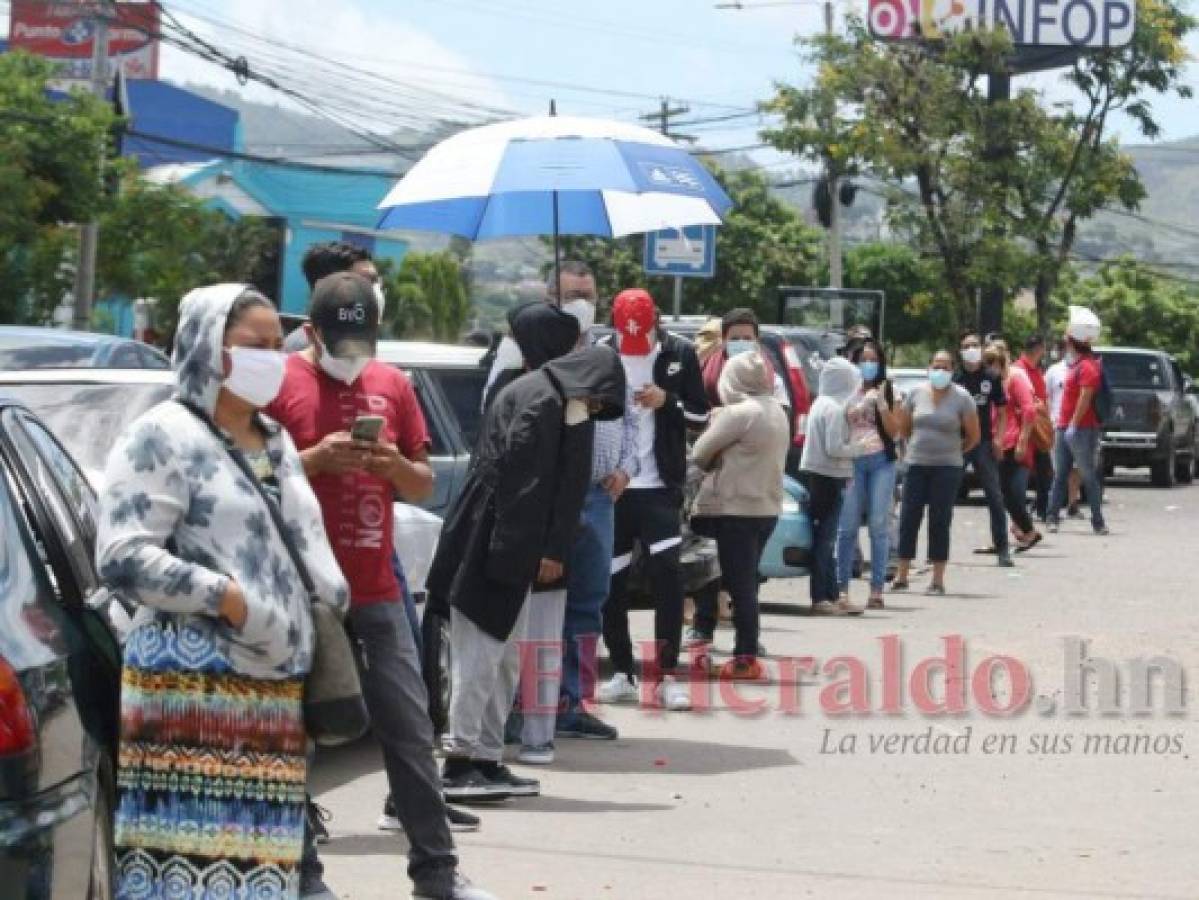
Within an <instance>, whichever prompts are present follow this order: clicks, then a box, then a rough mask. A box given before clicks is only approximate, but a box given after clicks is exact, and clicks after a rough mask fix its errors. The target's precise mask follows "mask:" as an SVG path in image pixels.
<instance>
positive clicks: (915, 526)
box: [891, 350, 979, 594]
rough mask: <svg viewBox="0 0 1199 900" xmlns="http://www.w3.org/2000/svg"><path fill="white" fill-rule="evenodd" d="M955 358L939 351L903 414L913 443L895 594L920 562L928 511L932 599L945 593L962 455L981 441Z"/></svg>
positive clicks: (903, 432)
mask: <svg viewBox="0 0 1199 900" xmlns="http://www.w3.org/2000/svg"><path fill="white" fill-rule="evenodd" d="M952 378H953V354H951V353H950V352H949V351H948V350H938V351H937V353H936V354H935V355H934V356H933V359H932V363H931V364H930V366H929V370H928V383H927V384H922V385H920V386H919V387H917V388H915V389H914V390H912V391H911V392H910V393H909V394H908V396H907V397H906V398H904V402H903V406H902V408H901V409H900V411H899V433H900V435H901V436H902V437H904V438H907V439H908V449H907V464H908V468H907V473H906V474H905V475H904V478H903V505H902V506H901V508H900V513H899V570H898V572H896V574H895V581H894V582H893V584H892V585H891V587H892V589H893V590H897V591H902V590H906V589H907V587H908V570H909V569H910V568H911V565H912V560H913V559H914V558H915V557H916V537H917V535H918V534H919V532H920V523H921V521H922V520H923V519H924V508H925V507H926V506H927V507H928V557H929V559H930V560H931V561H932V564H933V580H932V583H931V584H930V585H929V586H928V591H927V593H929V594H944V593H945V563H946V562H947V561H948V559H949V531H950V528H951V526H952V525H953V504H954V501H955V500H956V499H957V495H958V487H959V486H960V485H961V482H962V464H963V463H962V460H963V455H964V454H965V453H967V452H969V451H970V449H971V448H973V447H974V446H975V445H977V444H978V440H979V427H978V412H977V410H976V409H975V407H974V398H973V397H971V396H970V394H969V393H968V392H967V391H966V390H965V389H964V388H962V387H959V386H958V385H956V384H953V382H952Z"/></svg>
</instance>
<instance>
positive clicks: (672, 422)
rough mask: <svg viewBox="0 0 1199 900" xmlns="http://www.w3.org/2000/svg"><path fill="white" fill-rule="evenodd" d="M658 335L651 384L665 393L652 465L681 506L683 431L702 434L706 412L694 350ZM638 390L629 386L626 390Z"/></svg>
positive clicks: (609, 341) (684, 455) (686, 343)
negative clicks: (657, 347)
mask: <svg viewBox="0 0 1199 900" xmlns="http://www.w3.org/2000/svg"><path fill="white" fill-rule="evenodd" d="M658 335H659V338H658V341H659V343H660V344H661V347H662V349H661V350H660V351H659V353H658V358H657V359H656V360H655V361H654V384H656V385H657V386H658V387H660V388H662V390H664V391H665V392H666V402H665V403H663V404H662V407H661V408H660V409H658V410H657V411H656V412H655V413H654V462H655V463H656V464H657V466H658V475H659V476H660V477H661V478H662V482H663V483H664V484H665V485H666V487H667V488H669V489H670V490H671V491H674V492H676V493H677V494H678V497H679V500H680V502H681V500H682V496H683V484H684V482H685V481H686V480H687V430H688V429H691V430H694V431H702V430H703V429H704V427H705V426H706V425H707V424H708V416H709V414H710V408H709V404H708V395H707V392H706V391H705V390H704V376H703V372H702V371H701V369H700V365H699V357H698V356H696V354H695V347H693V346H692V344H691V342H690V341H687V340H685V339H683V338H681V337H679V336H678V335H674V334H670V333H669V332H666V331H662V330H659V331H658ZM615 341H616V337H615V335H610V336H608V337H606V338H604V340H603V341H602V342H601V343H604V344H608V345H609V346H616V344H615ZM640 387H641V385H639V384H636V385H633V384H631V385H629V390H630V391H635V390H638V389H640ZM630 402H631V401H630Z"/></svg>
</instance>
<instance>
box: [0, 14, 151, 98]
mask: <svg viewBox="0 0 1199 900" xmlns="http://www.w3.org/2000/svg"><path fill="white" fill-rule="evenodd" d="M100 6H101V5H100V4H97V3H89V2H74V3H70V2H63V0H56V2H45V0H12V13H11V17H10V20H9V28H8V42H9V46H10V47H12V48H13V49H14V50H15V49H22V50H27V51H28V52H30V53H34V54H37V55H38V56H44V57H45V58H46V59H48V60H50V61H51V62H53V63H56V64H57V65H58V79H59V80H63V81H77V80H87V79H89V78H91V70H92V52H93V45H94V42H95V29H96V26H95V18H94V17H95V15H96V12H97V9H98V8H99V7H100ZM108 9H109V13H108V15H109V20H108V58H109V59H110V60H111V61H112V63H111V65H113V66H114V67H115V66H116V65H119V66H120V67H121V70H122V71H123V73H124V75H125V77H126V78H140V79H146V78H148V79H154V78H157V77H158V41H157V39H156V35H157V34H158V33H159V16H158V6H157V4H155V3H149V2H137V3H115V4H111V5H108Z"/></svg>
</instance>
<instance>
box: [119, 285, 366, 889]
mask: <svg viewBox="0 0 1199 900" xmlns="http://www.w3.org/2000/svg"><path fill="white" fill-rule="evenodd" d="M281 346H282V331H281V328H280V324H279V317H278V315H277V313H276V312H275V308H274V307H273V306H272V305H271V303H270V302H269V301H268V300H267V299H266V298H265V297H263V296H262V295H261V294H258V293H257V292H255V291H253V290H252V289H247V288H246V287H245V286H244V285H218V286H215V287H210V288H203V289H199V290H196V291H193V292H192V293H190V294H189V295H188V296H187V297H185V298H184V300H183V303H182V305H181V307H180V319H179V330H178V335H177V338H176V342H175V351H174V358H173V365H174V368H175V371H176V381H177V385H178V391H177V395H176V398H175V400H172V401H168V402H166V403H163V404H161V405H160V406H158V407H156V408H154V409H152V410H150V411H149V412H147V413H146V414H145V415H143V416H141V417H140V418H139V419H137V420H136V421H135V422H133V423H132V424H131V425H130V426H129V427H128V428H127V429H126V430H125V432H124V433H123V434H122V435H121V437H120V438H119V439H118V441H117V443H116V446H114V447H113V449H112V451H111V453H110V455H109V458H108V464H107V468H106V471H105V484H106V489H105V491H104V495H103V500H102V506H103V508H102V516H101V523H100V533H99V538H98V541H97V550H96V553H97V561H98V565H99V567H100V571H101V574H102V575H103V577H104V579H105V581H106V582H107V583H108V585H109V586H110V587H111V588H113V589H114V590H117V591H119V592H120V593H121V594H123V595H124V596H125V597H126V598H128V599H130V600H132V601H133V602H134V603H135V604H137V606H138V611H137V614H136V616H135V617H134V623H133V630H132V631H131V633H130V635H129V639H128V641H127V643H126V646H125V659H124V670H123V673H122V688H121V743H120V763H119V773H118V791H119V800H118V807H117V816H116V844H117V859H116V877H117V896H118V897H120V898H122V900H143V898H144V900H160V898H171V897H187V898H193V897H203V898H217V897H220V898H225V897H228V898H237V900H241V898H251V897H252V898H254V900H276V898H280V900H282V898H294V897H296V896H297V894H298V875H297V869H298V864H299V860H300V853H301V844H302V838H303V829H304V783H305V777H306V763H305V756H304V753H305V743H306V736H305V732H304V722H303V716H302V705H301V697H302V692H303V680H304V676H305V674H306V673H307V671H308V670H309V668H310V666H311V662H312V654H313V647H314V638H313V626H312V615H311V608H310V605H309V604H310V603H311V602H312V598H310V597H309V595H308V593H307V591H306V590H305V588H304V585H303V581H302V579H301V578H300V575H299V573H298V572H297V570H296V567H295V565H294V564H293V563H292V559H291V557H290V556H289V554H288V549H287V546H286V545H285V543H284V542H283V540H282V538H281V537H280V534H279V532H278V530H277V529H276V527H275V523H274V519H273V518H272V514H271V510H270V508H269V507H268V505H267V504H268V503H270V504H278V506H279V508H280V510H281V512H282V515H283V519H284V521H285V523H286V525H287V528H288V530H289V532H290V533H291V536H292V539H293V542H294V544H295V545H296V546H297V547H298V548H299V551H300V553H301V554H302V557H303V560H304V563H305V566H306V568H307V569H308V570H309V573H310V575H311V578H312V580H313V582H314V583H315V586H316V594H317V597H316V601H317V602H323V603H328V604H329V605H331V606H332V607H334V608H337V609H344V607H345V605H346V603H347V600H348V594H347V591H346V586H345V581H344V579H343V578H342V575H341V571H340V570H339V569H338V566H337V563H336V561H335V560H334V558H333V553H332V551H331V550H330V548H329V543H328V540H327V538H326V536H325V531H324V526H323V524H322V520H321V511H320V507H319V506H318V505H317V501H316V498H315V497H314V496H313V493H312V490H311V489H310V488H309V486H308V482H307V480H306V479H305V478H304V474H303V469H302V467H301V465H300V460H299V457H298V455H297V453H296V450H295V447H294V445H293V444H292V442H291V439H290V438H289V437H288V436H287V434H286V432H284V431H283V430H282V429H281V428H279V426H278V425H276V424H274V423H273V422H271V421H269V420H268V419H266V418H264V417H263V416H262V415H261V414H260V413H259V412H258V411H259V410H260V409H262V408H263V407H265V406H266V405H267V404H268V403H269V402H270V401H271V400H272V399H273V398H274V396H275V395H276V394H277V393H278V390H279V386H280V385H281V383H282V379H283V356H282V354H281V353H280V352H279V350H280V347H281ZM205 419H209V421H210V422H212V423H215V427H216V429H217V430H218V432H219V434H218V433H214V431H213V430H212V428H211V427H210V425H209V424H207V423H206V422H205ZM231 453H240V454H242V455H244V456H245V458H246V460H247V461H248V462H249V464H250V468H251V470H252V472H253V473H254V475H255V477H256V478H257V480H258V482H259V485H260V486H261V487H262V489H263V490H262V491H260V490H259V488H258V486H256V485H253V484H251V483H250V481H249V479H248V478H247V477H246V476H245V475H244V474H243V470H242V469H241V468H240V467H239V466H238V464H237V463H235V461H234V458H233V456H231V455H230V454H231Z"/></svg>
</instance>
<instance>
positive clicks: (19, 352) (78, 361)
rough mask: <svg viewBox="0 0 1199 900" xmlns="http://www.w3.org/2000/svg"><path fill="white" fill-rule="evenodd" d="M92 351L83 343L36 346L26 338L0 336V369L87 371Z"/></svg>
mask: <svg viewBox="0 0 1199 900" xmlns="http://www.w3.org/2000/svg"><path fill="white" fill-rule="evenodd" d="M95 352H96V348H95V347H93V346H92V345H90V344H86V343H83V344H72V343H67V342H65V341H53V342H51V343H46V344H38V343H36V342H32V341H30V339H29V338H27V337H25V338H20V337H11V336H10V337H0V369H86V368H90V367H91V365H92V357H93V355H94V354H95Z"/></svg>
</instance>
